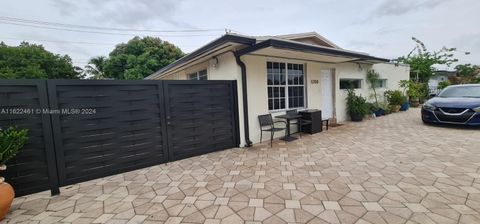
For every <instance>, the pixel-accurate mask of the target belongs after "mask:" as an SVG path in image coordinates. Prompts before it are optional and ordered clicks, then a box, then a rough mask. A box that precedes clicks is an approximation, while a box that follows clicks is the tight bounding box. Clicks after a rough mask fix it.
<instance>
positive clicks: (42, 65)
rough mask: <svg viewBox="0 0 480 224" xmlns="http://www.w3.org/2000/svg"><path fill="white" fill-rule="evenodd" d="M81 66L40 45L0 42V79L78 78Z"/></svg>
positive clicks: (66, 56) (80, 74)
mask: <svg viewBox="0 0 480 224" xmlns="http://www.w3.org/2000/svg"><path fill="white" fill-rule="evenodd" d="M79 78H82V72H81V68H79V67H75V66H73V64H72V59H71V58H70V57H69V56H68V55H59V54H54V53H52V52H49V51H47V50H45V48H44V47H43V46H42V45H37V44H30V43H27V42H22V43H21V44H20V45H19V46H7V45H6V44H5V43H3V42H1V43H0V79H79Z"/></svg>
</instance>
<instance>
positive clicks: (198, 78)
mask: <svg viewBox="0 0 480 224" xmlns="http://www.w3.org/2000/svg"><path fill="white" fill-rule="evenodd" d="M203 71H205V73H206V77H207V80H208V69H206V68H205V69H201V70H198V71H196V72H190V73H188V74H186V76H187V80H201V79H200V72H203ZM193 74H195V75H196V76H197V77H196V79H192V78H190V75H193Z"/></svg>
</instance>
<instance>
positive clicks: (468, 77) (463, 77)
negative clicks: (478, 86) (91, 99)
mask: <svg viewBox="0 0 480 224" xmlns="http://www.w3.org/2000/svg"><path fill="white" fill-rule="evenodd" d="M455 70H456V71H457V74H456V76H455V77H451V80H450V81H451V82H453V83H454V84H467V83H479V82H480V67H479V66H478V65H472V64H463V65H457V66H455Z"/></svg>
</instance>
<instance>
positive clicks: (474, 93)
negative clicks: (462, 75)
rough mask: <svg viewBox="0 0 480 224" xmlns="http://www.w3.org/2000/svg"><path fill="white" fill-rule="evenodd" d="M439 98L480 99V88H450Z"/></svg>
mask: <svg viewBox="0 0 480 224" xmlns="http://www.w3.org/2000/svg"><path fill="white" fill-rule="evenodd" d="M438 96H439V97H474V98H480V86H450V87H447V88H446V89H444V90H443V91H442V92H441V93H440V94H438Z"/></svg>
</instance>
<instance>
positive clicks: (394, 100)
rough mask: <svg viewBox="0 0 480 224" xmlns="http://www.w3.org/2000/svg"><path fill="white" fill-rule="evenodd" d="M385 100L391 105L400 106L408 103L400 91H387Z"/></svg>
mask: <svg viewBox="0 0 480 224" xmlns="http://www.w3.org/2000/svg"><path fill="white" fill-rule="evenodd" d="M384 95H385V98H386V99H387V102H388V104H389V105H392V106H400V105H402V104H403V103H405V102H407V98H406V97H405V96H404V95H403V94H402V92H401V91H400V90H387V91H385V93H384Z"/></svg>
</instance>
